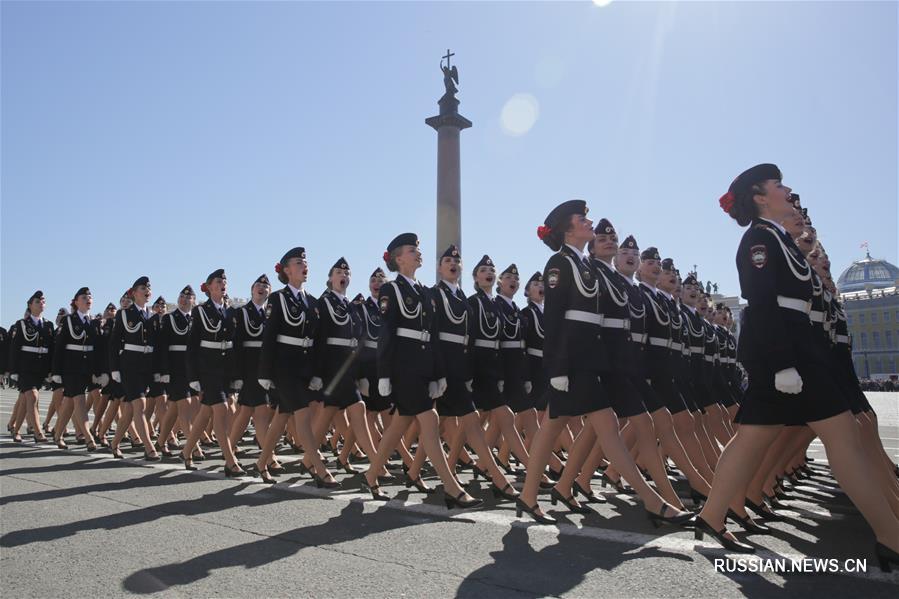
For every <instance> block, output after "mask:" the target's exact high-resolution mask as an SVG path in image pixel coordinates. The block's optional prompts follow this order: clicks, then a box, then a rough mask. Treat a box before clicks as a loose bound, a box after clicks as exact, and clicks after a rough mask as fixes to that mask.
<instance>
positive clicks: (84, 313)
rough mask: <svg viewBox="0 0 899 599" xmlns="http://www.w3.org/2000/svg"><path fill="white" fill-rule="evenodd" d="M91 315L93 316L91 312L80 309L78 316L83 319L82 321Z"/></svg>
mask: <svg viewBox="0 0 899 599" xmlns="http://www.w3.org/2000/svg"><path fill="white" fill-rule="evenodd" d="M90 317H91V313H90V312H82V311H80V310H79V311H78V318H80V319H81V320H82V322H83V321H84V319H85V318H90Z"/></svg>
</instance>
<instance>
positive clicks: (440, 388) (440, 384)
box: [437, 377, 446, 397]
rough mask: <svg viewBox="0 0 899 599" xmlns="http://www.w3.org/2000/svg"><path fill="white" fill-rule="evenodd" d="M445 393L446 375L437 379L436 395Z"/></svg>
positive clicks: (439, 395)
mask: <svg viewBox="0 0 899 599" xmlns="http://www.w3.org/2000/svg"><path fill="white" fill-rule="evenodd" d="M444 393H446V377H443V378H439V379H437V397H441V396H442V395H443V394H444Z"/></svg>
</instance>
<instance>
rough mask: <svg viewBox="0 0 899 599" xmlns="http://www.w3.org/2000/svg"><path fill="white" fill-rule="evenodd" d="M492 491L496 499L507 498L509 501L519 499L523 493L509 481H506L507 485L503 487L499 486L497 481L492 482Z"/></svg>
mask: <svg viewBox="0 0 899 599" xmlns="http://www.w3.org/2000/svg"><path fill="white" fill-rule="evenodd" d="M490 492H491V493H493V497H494V498H495V499H506V500H508V501H515V500H516V499H518V496H519V495H521V493H519V492H518V491H516V490H515V489H514V488H513V487H512V485H511V484H509V483H506V486H505V487H503V488H502V489H500V488H499V487H497V486H496V483H491V484H490Z"/></svg>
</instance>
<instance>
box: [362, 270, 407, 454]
mask: <svg viewBox="0 0 899 599" xmlns="http://www.w3.org/2000/svg"><path fill="white" fill-rule="evenodd" d="M386 282H387V276H386V275H385V274H384V271H383V270H382V269H381V268H380V267H378V268H376V269H375V270H374V272H372V273H371V275H370V276H369V277H368V291H369V294H370V295H369V296H368V298H367V299H366V300H365V301H364V302H362V303H361V304H359V305H358V307H357V308H356V309H357V310H358V312H359V320H360V321H361V322H362V337H361V340H360V345H359V355H358V356H357V358H356V362H357V364H358V373H357V375H356V376H357V377H358V379H359V388H360V390H362V391H364V393H362V397H363V399H364V401H365V409H366V417H367V418H368V429H369V432H370V433H371V436H372V440H373V441H374V442H375V443H376V444H377V443H380V441H381V430H383V428H382V429H379V428H378V416H380V417H381V420H382V424H383V426H384V427H386V426H387V423H388V420H389V418H390V416H389V412H390V398H389V397H381V394H380V393H379V392H378V336H379V334H380V331H381V308H380V307H379V306H378V296H379V294H380V292H381V286H382V285H384V283H386ZM362 379H365V383H363V382H362ZM410 463H411V460H410Z"/></svg>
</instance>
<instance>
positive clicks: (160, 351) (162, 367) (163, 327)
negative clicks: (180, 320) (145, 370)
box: [153, 314, 173, 374]
mask: <svg viewBox="0 0 899 599" xmlns="http://www.w3.org/2000/svg"><path fill="white" fill-rule="evenodd" d="M172 318H173V317H172V315H171V314H166V315H164V316H163V317H162V318H161V319H160V321H159V332H158V333H157V334H156V349H155V350H154V351H153V354H154V355H155V358H156V365H155V366H154V370H155V371H156V372H158V373H159V374H168V372H169V330H170V328H171V322H172Z"/></svg>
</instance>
